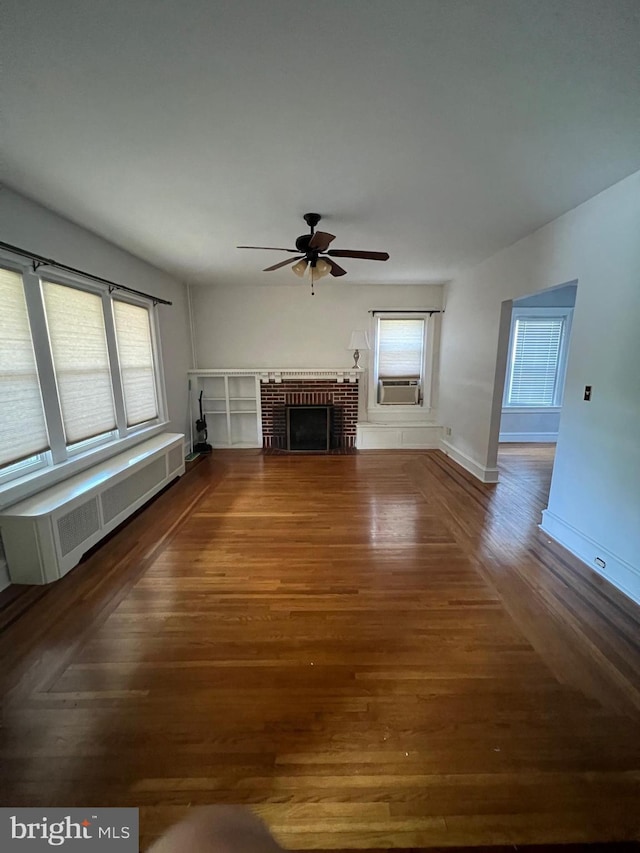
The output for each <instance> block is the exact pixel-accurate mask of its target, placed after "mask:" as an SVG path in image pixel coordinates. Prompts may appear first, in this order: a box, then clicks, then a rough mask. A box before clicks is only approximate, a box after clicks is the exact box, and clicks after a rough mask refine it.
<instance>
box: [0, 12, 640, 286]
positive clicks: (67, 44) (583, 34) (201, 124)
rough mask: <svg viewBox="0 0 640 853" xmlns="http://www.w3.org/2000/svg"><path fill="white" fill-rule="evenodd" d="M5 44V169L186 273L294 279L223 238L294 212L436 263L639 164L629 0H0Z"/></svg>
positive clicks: (357, 268)
mask: <svg viewBox="0 0 640 853" xmlns="http://www.w3.org/2000/svg"><path fill="white" fill-rule="evenodd" d="M1 50H2V57H3V61H2V64H3V66H4V67H3V82H2V104H1V107H2V137H1V144H2V159H1V161H0V180H2V181H3V182H5V183H6V184H8V185H9V186H11V187H13V188H14V189H17V190H18V191H20V192H23V193H24V194H26V195H28V196H30V197H32V198H34V199H36V200H38V201H40V202H41V203H42V204H44V205H46V206H48V207H51V208H52V209H54V210H56V211H58V212H59V213H61V214H63V215H65V216H67V217H68V218H70V219H72V220H74V221H76V222H79V223H81V224H83V225H85V226H86V227H88V228H90V229H92V230H94V231H96V232H97V233H99V234H101V235H103V236H105V237H107V238H108V239H110V240H112V241H113V242H115V243H117V244H118V245H120V246H122V247H124V248H126V249H128V250H129V251H131V252H133V253H135V254H137V255H139V256H141V257H143V258H145V259H147V260H149V261H151V262H153V263H155V264H157V265H158V266H160V267H163V268H166V269H167V270H169V271H170V272H173V273H175V274H178V275H179V276H180V277H182V278H183V279H185V280H188V281H191V282H197V283H207V282H224V283H234V282H240V281H247V280H253V281H255V280H260V281H263V280H264V281H265V282H266V280H269V281H274V282H278V281H280V282H282V281H289V280H290V278H291V276H292V274H291V272H290V271H289V270H287V269H285V270H280V271H278V272H275V273H269V274H267V273H260V272H259V270H260V269H261V268H262V267H264V266H267V265H269V264H272V263H275V262H276V261H278V260H280V259H281V258H282V257H284V256H282V255H280V254H278V253H276V252H273V253H270V252H250V251H239V250H237V249H236V248H235V246H236V245H237V244H244V243H250V244H258V245H273V246H292V245H293V241H294V240H295V237H296V236H297V235H298V234H302V233H304V232H305V231H306V230H307V229H306V226H305V225H304V223H303V222H302V219H301V216H302V214H303V213H304V212H305V211H308V210H317V211H318V212H320V213H322V214H323V215H324V217H325V218H324V219H323V222H322V225H321V228H322V227H323V226H324V228H325V229H326V230H329V231H331V232H332V233H334V234H337V235H338V239H337V240H336V241H335V243H334V246H335V247H336V248H351V249H373V250H383V251H384V250H386V251H388V252H389V253H390V254H391V259H390V260H389V261H388V262H387V263H386V264H383V263H375V262H366V261H355V260H352V261H349V262H346V261H345V267H346V268H347V270H348V272H349V276H348V278H347V279H343V281H345V282H347V281H352V282H428V281H442V280H444V279H447V278H449V277H450V276H451V275H452V274H453V273H454V272H455V270H456V269H459V268H460V267H462V266H467V265H469V264H471V263H475V262H477V261H479V260H481V259H483V258H485V257H487V256H489V255H491V254H492V253H494V252H495V251H497V250H498V249H500V248H502V247H504V246H507V245H509V244H510V243H512V242H513V241H515V240H516V239H518V238H520V237H522V236H524V235H525V234H528V233H529V232H531V231H532V230H533V229H535V228H537V227H539V226H540V225H542V224H544V223H545V222H548V221H550V220H551V219H553V218H555V217H556V216H558V215H559V214H561V213H563V212H564V211H566V210H569V209H570V208H572V207H574V206H575V205H576V204H579V203H580V202H582V201H584V200H585V199H587V198H589V197H591V196H592V195H594V194H596V193H597V192H599V191H600V190H602V189H604V188H605V187H607V186H610V185H611V184H613V183H615V182H616V181H618V180H620V179H621V178H623V177H625V176H626V175H628V174H630V173H632V172H634V171H636V170H637V169H639V168H640V2H638V0H315V2H309V0H163V2H160V0H93V2H87V0H53V2H52V0H5V2H4V4H3V34H2V45H1ZM0 239H1V237H0ZM27 248H30V247H27ZM59 260H63V261H65V260H66V261H67V262H68V263H73V259H63V258H59ZM268 276H270V277H271V278H269V279H267V277H268Z"/></svg>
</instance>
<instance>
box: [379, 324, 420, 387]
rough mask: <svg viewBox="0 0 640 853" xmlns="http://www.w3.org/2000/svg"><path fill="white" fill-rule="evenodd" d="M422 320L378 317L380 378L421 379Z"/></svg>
mask: <svg viewBox="0 0 640 853" xmlns="http://www.w3.org/2000/svg"><path fill="white" fill-rule="evenodd" d="M424 338H425V320H424V318H423V317H420V318H417V319H416V318H411V319H408V318H397V319H396V318H389V319H386V318H382V317H381V318H380V319H379V320H378V334H377V365H378V378H379V379H393V378H395V377H406V378H409V377H411V378H413V379H421V378H422V366H423V363H424Z"/></svg>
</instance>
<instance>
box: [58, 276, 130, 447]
mask: <svg viewBox="0 0 640 853" xmlns="http://www.w3.org/2000/svg"><path fill="white" fill-rule="evenodd" d="M42 287H43V291H44V304H45V310H46V314H47V326H48V329H49V340H50V343H51V353H52V356H53V367H54V370H55V375H56V384H57V386H58V396H59V399H60V409H61V411H62V423H63V426H64V432H65V437H66V444H67V445H69V444H75V443H76V442H79V441H84V440H85V439H87V438H94V437H95V436H98V435H103V434H104V433H108V432H111V431H113V430H114V429H115V426H116V411H115V406H114V402H113V392H112V389H111V370H110V366H109V355H108V352H107V338H106V334H105V328H104V315H103V312H102V298H101V297H100V296H99V295H98V294H97V293H89V292H87V291H86V290H77V289H76V288H75V287H66V286H65V285H62V284H54V283H53V282H50V281H45V282H43V285H42Z"/></svg>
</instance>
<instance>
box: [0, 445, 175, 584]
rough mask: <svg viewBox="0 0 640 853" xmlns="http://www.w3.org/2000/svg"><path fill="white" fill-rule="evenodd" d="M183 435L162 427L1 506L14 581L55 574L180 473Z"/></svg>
mask: <svg viewBox="0 0 640 853" xmlns="http://www.w3.org/2000/svg"><path fill="white" fill-rule="evenodd" d="M183 441H184V436H183V435H179V434H177V433H163V434H162V435H158V436H156V437H155V438H150V439H148V440H147V441H144V442H142V443H141V444H138V445H136V446H135V447H132V448H130V449H129V450H127V451H125V452H124V453H119V454H118V455H117V456H114V457H113V458H111V459H109V460H108V461H107V462H102V463H101V464H99V465H95V466H94V467H93V468H89V469H87V470H86V471H83V472H82V473H81V474H76V475H75V476H74V477H70V478H69V479H68V480H64V482H62V483H59V484H58V485H57V486H52V487H51V488H49V489H46V490H45V491H43V492H40V493H39V494H37V495H35V496H34V497H32V498H27V499H26V500H24V501H20V503H17V504H14V505H13V506H11V507H8V508H7V509H5V510H3V511H2V513H1V514H0V531H1V533H2V541H3V543H4V549H5V552H6V556H7V563H8V565H9V575H10V577H11V580H12V582H13V583H26V584H45V583H50V582H51V581H55V580H58V578H61V577H62V576H63V575H65V574H66V573H67V572H68V571H69V570H70V569H72V568H73V567H74V566H75V565H77V564H78V563H79V561H80V559H81V557H82V555H83V554H84V553H85V552H86V551H88V550H89V548H91V547H92V546H93V545H95V544H96V542H99V541H100V539H102V538H103V536H105V535H106V534H107V533H109V532H110V531H111V530H113V529H114V528H115V527H117V526H118V525H119V524H121V523H122V522H123V521H124V520H125V519H126V518H128V516H130V515H131V513H133V512H135V511H136V510H137V509H139V508H140V507H141V506H142V505H143V504H144V503H146V502H147V501H148V500H149V499H150V498H152V497H153V495H155V494H156V493H157V492H159V491H160V489H162V488H163V487H164V486H166V485H167V484H168V483H170V482H171V481H172V480H174V479H175V478H176V477H179V476H181V475H182V474H184V445H183Z"/></svg>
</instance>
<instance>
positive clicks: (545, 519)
mask: <svg viewBox="0 0 640 853" xmlns="http://www.w3.org/2000/svg"><path fill="white" fill-rule="evenodd" d="M540 530H542V532H543V533H545V534H546V535H547V536H549V537H551V539H555V541H556V542H559V543H560V545H562V546H563V547H564V548H566V549H567V551H570V552H571V553H572V554H573V555H574V556H575V557H578V559H579V560H582V562H583V563H585V564H586V565H587V566H589V568H591V569H593V571H594V572H597V574H599V575H602V577H603V578H606V579H607V580H608V581H609V582H610V583H611V584H613V586H615V587H617V589H619V590H620V591H621V592H623V593H624V594H625V595H627V596H629V598H630V599H631V600H632V601H635V602H636V603H637V604H640V567H638V566H632V565H631V563H627V562H626V560H623V559H622V558H621V557H618V556H617V555H616V554H613V553H612V552H611V551H609V550H608V549H607V548H604V547H603V546H602V545H600V544H598V542H596V541H595V539H592V538H591V537H590V536H587V535H586V534H585V533H583V532H582V531H581V530H578V529H577V528H575V527H573V525H571V524H567V522H566V521H563V520H562V519H561V518H559V517H558V516H557V515H555V514H554V513H553V512H550V511H549V510H548V509H545V510H544V511H543V513H542V524H540ZM596 559H599V560H601V561H602V562H603V563H604V564H605V565H604V566H603V565H600V564H598V563H596Z"/></svg>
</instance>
